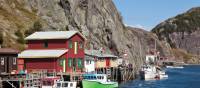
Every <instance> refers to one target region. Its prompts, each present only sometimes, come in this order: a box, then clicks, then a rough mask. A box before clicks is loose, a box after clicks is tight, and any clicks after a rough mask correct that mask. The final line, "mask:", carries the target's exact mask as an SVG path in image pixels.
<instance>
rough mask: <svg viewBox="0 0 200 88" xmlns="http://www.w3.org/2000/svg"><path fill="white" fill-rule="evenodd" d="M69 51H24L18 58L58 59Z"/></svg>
mask: <svg viewBox="0 0 200 88" xmlns="http://www.w3.org/2000/svg"><path fill="white" fill-rule="evenodd" d="M67 51H68V50H67V49H63V50H57V49H51V50H24V51H23V52H21V53H20V54H19V55H18V58H57V57H60V56H62V55H63V54H65V53H66V52H67Z"/></svg>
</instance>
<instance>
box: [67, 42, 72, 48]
mask: <svg viewBox="0 0 200 88" xmlns="http://www.w3.org/2000/svg"><path fill="white" fill-rule="evenodd" d="M68 46H69V48H72V47H73V44H72V41H71V40H69V44H68Z"/></svg>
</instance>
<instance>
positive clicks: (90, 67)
mask: <svg viewBox="0 0 200 88" xmlns="http://www.w3.org/2000/svg"><path fill="white" fill-rule="evenodd" d="M84 65H85V71H86V72H87V73H92V72H95V61H94V57H92V56H89V55H87V54H86V55H85V60H84Z"/></svg>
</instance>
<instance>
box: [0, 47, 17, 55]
mask: <svg viewBox="0 0 200 88" xmlns="http://www.w3.org/2000/svg"><path fill="white" fill-rule="evenodd" d="M18 52H19V51H18V50H15V49H11V48H0V54H17V53H18Z"/></svg>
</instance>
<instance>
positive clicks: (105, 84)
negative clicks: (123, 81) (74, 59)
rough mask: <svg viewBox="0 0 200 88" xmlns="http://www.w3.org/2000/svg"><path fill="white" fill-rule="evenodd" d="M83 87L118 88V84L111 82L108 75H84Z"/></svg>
mask: <svg viewBox="0 0 200 88" xmlns="http://www.w3.org/2000/svg"><path fill="white" fill-rule="evenodd" d="M82 86H83V88H118V83H117V82H112V81H109V80H108V79H107V75H106V74H84V75H83V80H82Z"/></svg>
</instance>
